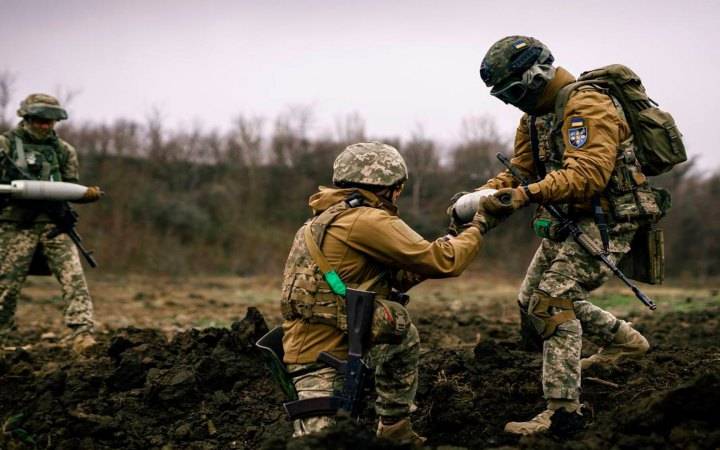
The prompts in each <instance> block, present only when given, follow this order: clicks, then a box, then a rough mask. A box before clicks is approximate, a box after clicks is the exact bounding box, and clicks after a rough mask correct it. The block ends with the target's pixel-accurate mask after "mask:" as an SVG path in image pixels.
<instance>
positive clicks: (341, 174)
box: [333, 142, 408, 187]
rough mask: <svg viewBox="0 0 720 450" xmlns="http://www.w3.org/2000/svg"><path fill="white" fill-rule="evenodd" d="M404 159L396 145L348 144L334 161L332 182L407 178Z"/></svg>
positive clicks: (387, 183)
mask: <svg viewBox="0 0 720 450" xmlns="http://www.w3.org/2000/svg"><path fill="white" fill-rule="evenodd" d="M407 178H408V170H407V165H406V164H405V160H404V159H403V157H402V156H401V155H400V152H398V151H397V149H396V148H395V147H392V146H390V145H387V144H383V143H382V142H361V143H358V144H352V145H349V146H347V147H346V148H345V150H343V151H342V152H340V154H339V155H338V157H337V158H335V162H334V163H333V184H335V185H336V186H340V187H344V186H348V185H367V186H395V185H397V184H400V183H402V182H404V181H405V180H407Z"/></svg>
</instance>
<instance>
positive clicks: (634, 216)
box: [527, 88, 661, 222]
mask: <svg viewBox="0 0 720 450" xmlns="http://www.w3.org/2000/svg"><path fill="white" fill-rule="evenodd" d="M581 89H587V88H581ZM611 98H612V97H611ZM613 103H614V104H615V107H616V108H617V109H618V113H619V114H620V116H621V117H622V118H623V119H624V114H623V111H622V108H621V107H620V105H619V104H618V102H617V101H615V99H613ZM527 121H528V122H527V125H528V130H530V133H531V138H532V133H533V130H532V127H533V124H532V116H527ZM562 124H563V123H562V120H558V115H556V114H555V113H549V114H545V115H543V116H538V117H536V118H535V129H536V130H537V140H538V148H539V151H538V154H537V155H534V159H535V160H536V161H535V164H536V165H537V164H540V165H542V168H539V167H536V168H535V170H536V173H538V174H541V173H542V169H544V171H545V172H546V173H549V172H552V171H555V170H559V169H562V167H563V158H564V154H565V143H564V141H563V134H562ZM531 140H532V139H531ZM533 153H535V152H534V151H533ZM600 200H601V202H602V204H603V207H604V208H606V209H609V211H607V212H609V213H610V218H611V219H612V220H614V221H617V222H627V221H635V220H643V219H644V220H651V221H652V220H656V219H657V218H659V217H660V216H661V211H660V208H659V206H658V201H657V199H656V195H655V193H654V191H653V189H652V188H651V187H650V184H649V183H648V180H647V177H646V176H645V175H644V174H643V173H642V170H641V167H640V162H639V161H638V159H637V157H636V155H635V147H634V144H633V137H632V136H630V138H628V139H626V140H625V141H623V142H621V143H620V145H618V148H617V156H616V159H615V168H614V169H613V172H612V174H611V176H610V180H609V182H608V184H607V187H606V188H605V190H604V191H603V192H602V194H601V195H600ZM577 206H578V207H579V208H580V209H582V210H589V209H590V206H591V205H589V204H588V205H577Z"/></svg>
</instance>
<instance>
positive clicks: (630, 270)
mask: <svg viewBox="0 0 720 450" xmlns="http://www.w3.org/2000/svg"><path fill="white" fill-rule="evenodd" d="M618 267H619V268H620V270H622V271H623V273H625V275H627V277H628V278H632V279H633V280H636V281H640V282H642V283H648V284H662V282H663V280H664V278H665V238H664V234H663V230H662V229H660V228H656V227H655V225H654V224H646V225H643V226H641V227H640V228H639V229H638V230H637V232H636V233H635V236H634V237H633V240H632V242H631V243H630V251H629V252H628V253H627V254H625V256H624V257H623V258H622V259H621V260H620V263H619V264H618Z"/></svg>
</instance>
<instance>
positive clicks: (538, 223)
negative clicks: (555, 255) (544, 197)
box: [533, 219, 552, 238]
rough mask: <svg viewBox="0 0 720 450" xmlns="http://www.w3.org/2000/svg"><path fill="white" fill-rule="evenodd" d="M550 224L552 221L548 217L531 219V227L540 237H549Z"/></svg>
mask: <svg viewBox="0 0 720 450" xmlns="http://www.w3.org/2000/svg"><path fill="white" fill-rule="evenodd" d="M551 225H552V221H550V220H548V219H535V220H534V221H533V229H534V230H535V234H536V235H537V236H538V237H541V238H549V237H550V226H551Z"/></svg>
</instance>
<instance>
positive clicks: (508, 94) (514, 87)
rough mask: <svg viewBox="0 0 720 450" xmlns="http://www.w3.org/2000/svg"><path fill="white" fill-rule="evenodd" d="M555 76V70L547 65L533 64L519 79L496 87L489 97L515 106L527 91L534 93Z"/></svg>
mask: <svg viewBox="0 0 720 450" xmlns="http://www.w3.org/2000/svg"><path fill="white" fill-rule="evenodd" d="M553 76H555V68H554V67H552V66H551V65H549V64H535V65H533V66H531V67H530V68H529V69H527V70H526V71H525V72H524V73H523V74H522V77H520V79H519V80H518V79H515V80H510V81H508V82H506V83H502V84H499V85H496V86H495V87H493V88H492V90H491V91H490V95H492V96H494V97H497V98H499V99H500V100H502V101H503V102H505V103H511V104H515V103H518V102H519V101H520V100H522V99H523V97H525V94H527V92H528V91H535V90H538V89H540V88H542V87H543V86H545V84H546V83H547V82H548V81H550V80H551V79H552V77H553Z"/></svg>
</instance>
